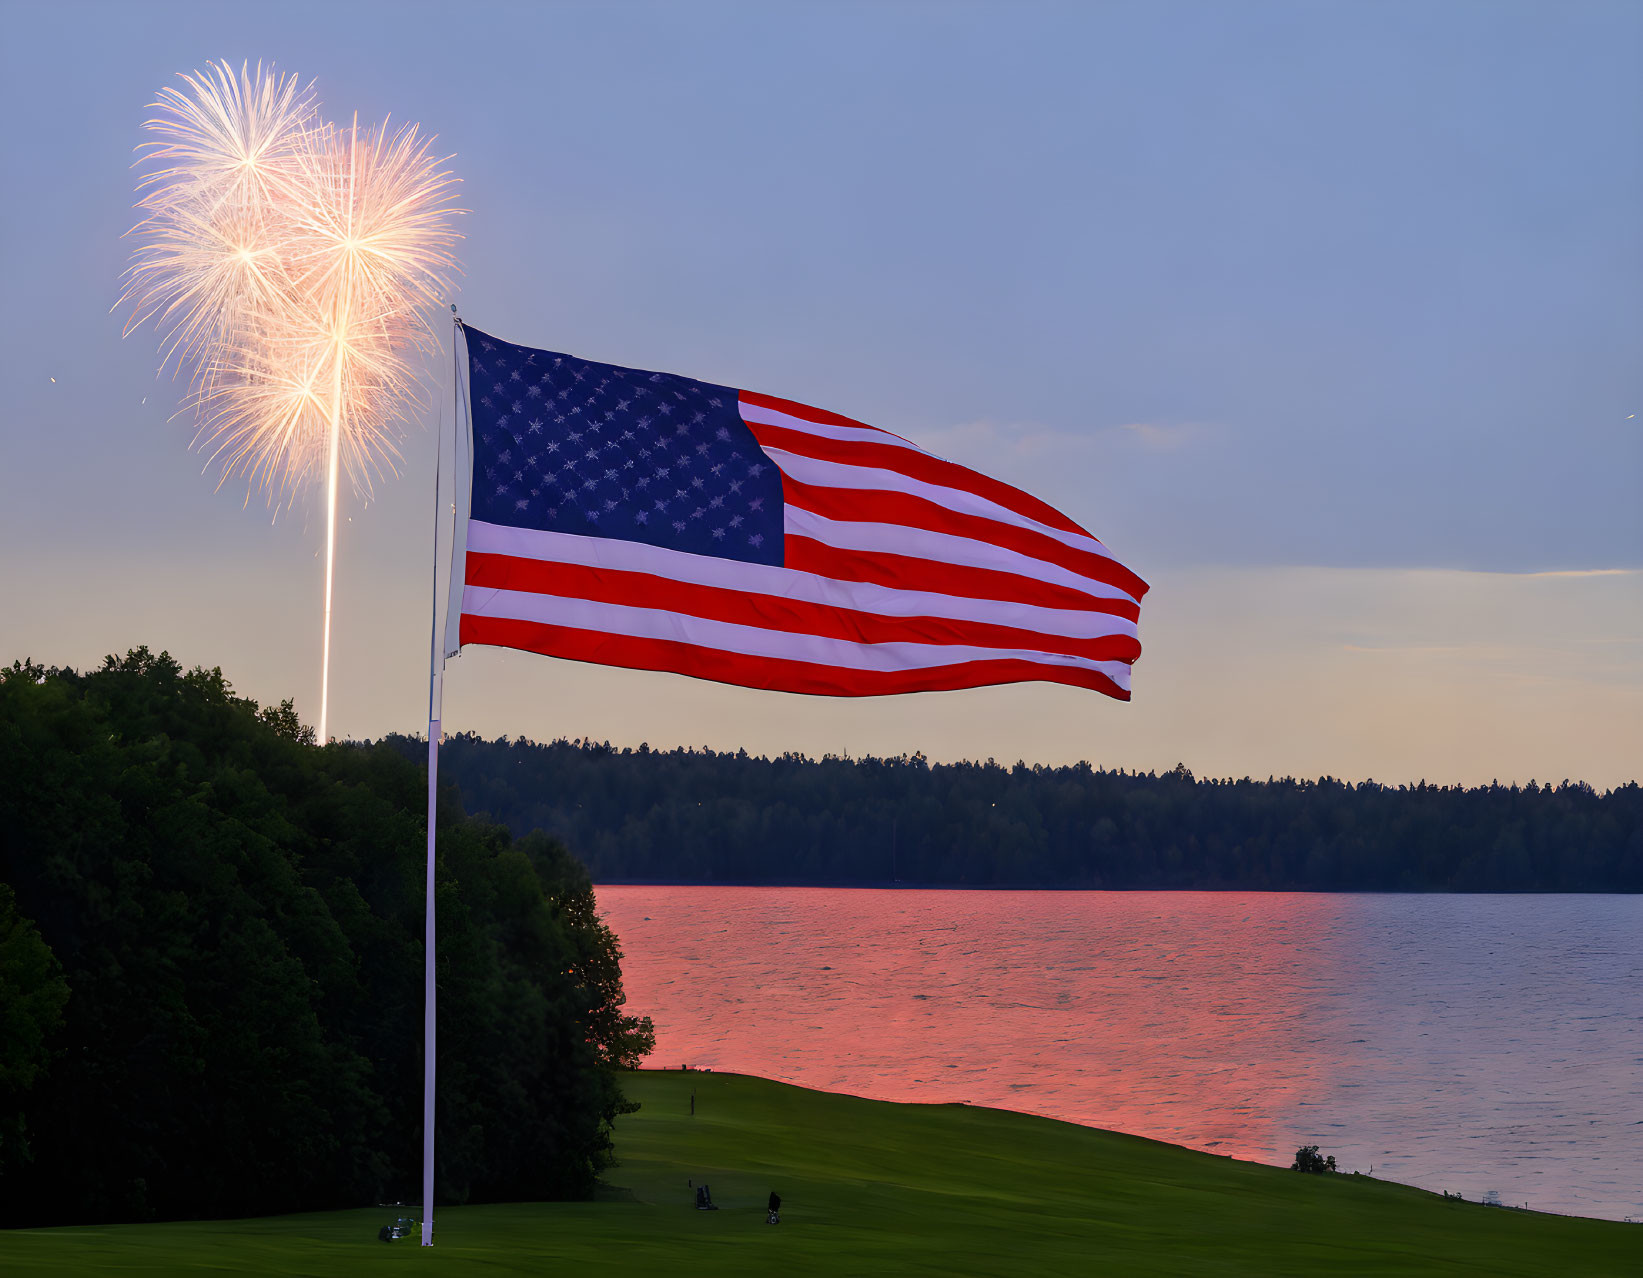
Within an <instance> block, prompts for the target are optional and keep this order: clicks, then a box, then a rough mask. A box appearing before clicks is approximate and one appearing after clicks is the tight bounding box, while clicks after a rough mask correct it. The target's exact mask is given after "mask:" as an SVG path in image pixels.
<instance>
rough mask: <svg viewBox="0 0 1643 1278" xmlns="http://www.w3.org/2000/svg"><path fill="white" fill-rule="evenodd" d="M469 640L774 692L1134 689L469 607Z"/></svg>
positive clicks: (1094, 680)
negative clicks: (679, 637) (764, 649)
mask: <svg viewBox="0 0 1643 1278" xmlns="http://www.w3.org/2000/svg"><path fill="white" fill-rule="evenodd" d="M461 642H462V643H463V644H464V645H467V644H470V643H482V644H490V645H491V646H493V647H497V648H517V649H520V650H521V651H524V652H537V653H541V654H542V655H543V656H547V657H562V658H564V659H566V660H569V661H587V662H592V663H593V664H595V665H602V666H623V667H625V668H627V669H629V670H661V671H665V672H668V673H671V674H682V675H688V676H690V677H691V678H693V679H711V680H713V681H715V682H717V683H730V684H735V685H737V686H739V687H743V688H763V689H766V690H768V691H771V692H802V693H807V694H809V695H811V696H821V697H876V696H885V695H889V694H893V693H902V692H950V691H952V690H954V689H957V688H982V687H986V686H988V685H991V684H998V683H1023V682H1029V681H1035V680H1036V681H1041V682H1045V683H1064V684H1071V685H1072V686H1074V687H1078V688H1090V689H1093V690H1094V691H1096V692H1104V693H1106V695H1107V696H1109V697H1113V698H1116V699H1117V700H1119V701H1128V700H1129V699H1130V694H1129V691H1128V689H1125V688H1120V687H1119V686H1118V685H1117V684H1116V683H1114V682H1113V681H1112V680H1111V679H1110V678H1108V677H1107V676H1106V675H1104V674H1101V673H1099V672H1097V671H1094V670H1084V669H1080V668H1078V667H1074V666H1054V665H1039V664H1038V663H1037V662H1033V661H1022V660H1019V659H1015V658H1002V659H999V660H991V661H967V662H961V663H959V664H957V665H951V666H934V667H930V668H927V669H922V670H850V669H845V668H842V667H839V666H828V665H818V664H816V663H813V662H808V661H784V660H782V659H781V658H778V657H749V656H744V655H741V654H739V653H732V652H724V651H721V650H720V649H717V648H699V647H696V646H695V645H693V644H687V643H679V642H676V641H674V640H671V639H636V638H633V637H632V636H629V635H614V634H607V633H604V632H601V631H596V630H577V629H574V628H572V627H568V626H550V625H545V624H543V623H541V622H535V621H511V620H504V619H502V618H496V617H474V616H469V615H467V614H463V617H462V630H461Z"/></svg>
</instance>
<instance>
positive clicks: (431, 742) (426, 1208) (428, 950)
mask: <svg viewBox="0 0 1643 1278" xmlns="http://www.w3.org/2000/svg"><path fill="white" fill-rule="evenodd" d="M438 664H439V663H438V646H437V643H436V645H435V664H434V668H433V669H432V670H431V671H430V673H429V676H428V887H427V894H428V895H427V905H426V907H425V908H426V913H427V923H426V928H425V933H424V939H423V963H422V1245H423V1246H424V1247H432V1246H433V1245H434V1029H435V1018H434V818H435V816H436V815H437V810H438V805H439V714H440V707H439V703H440V699H441V694H442V692H443V687H442V685H443V684H444V681H445V680H444V675H443V674H441V673H440V671H439V668H438Z"/></svg>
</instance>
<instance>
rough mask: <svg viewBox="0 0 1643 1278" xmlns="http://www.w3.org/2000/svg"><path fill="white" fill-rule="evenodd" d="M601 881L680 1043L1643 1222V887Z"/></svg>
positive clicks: (803, 1073)
mask: <svg viewBox="0 0 1643 1278" xmlns="http://www.w3.org/2000/svg"><path fill="white" fill-rule="evenodd" d="M598 898H599V904H600V907H601V910H602V911H603V912H604V914H605V916H606V918H607V920H608V922H609V923H610V925H611V926H612V927H613V928H614V929H615V931H616V933H617V935H618V936H619V937H620V938H621V942H622V947H623V950H624V953H625V958H624V960H623V965H622V966H623V973H624V976H625V978H626V984H627V990H628V1002H629V1009H630V1010H632V1011H634V1012H641V1013H645V1014H648V1015H650V1016H651V1017H652V1018H654V1020H655V1022H656V1030H657V1050H656V1054H655V1056H654V1057H653V1058H652V1061H651V1063H652V1064H654V1065H657V1066H664V1067H676V1066H678V1065H681V1064H685V1063H688V1064H690V1065H693V1066H711V1067H712V1068H714V1069H721V1070H736V1071H741V1072H745V1073H750V1074H762V1075H765V1076H767V1077H770V1078H778V1079H784V1080H786V1081H788V1082H793V1083H801V1084H803V1085H804V1086H806V1087H817V1088H824V1089H826V1090H829V1091H841V1092H852V1093H855V1094H857V1095H862V1096H873V1097H879V1098H883V1099H887V1100H916V1101H965V1102H968V1103H971V1104H976V1105H992V1106H998V1107H1002V1108H1008V1109H1017V1110H1026V1111H1029V1112H1032V1113H1035V1114H1046V1115H1049V1116H1051V1117H1054V1118H1063V1119H1069V1120H1071V1121H1073V1122H1079V1123H1089V1124H1093V1125H1095V1126H1099V1127H1108V1128H1114V1129H1116V1130H1119V1131H1125V1132H1134V1133H1137V1134H1139V1135H1142V1136H1151V1137H1155V1138H1157V1139H1159V1140H1166V1141H1172V1142H1174V1143H1176V1144H1180V1145H1188V1146H1191V1147H1193V1148H1195V1149H1203V1150H1209V1151H1212V1152H1214V1153H1218V1154H1230V1155H1231V1156H1233V1157H1235V1158H1246V1159H1255V1160H1258V1161H1261V1162H1266V1163H1281V1164H1283V1165H1284V1166H1288V1165H1289V1162H1290V1160H1291V1158H1292V1157H1293V1156H1294V1151H1295V1149H1296V1147H1297V1146H1299V1145H1312V1144H1316V1145H1318V1146H1320V1147H1321V1149H1322V1152H1323V1153H1325V1154H1333V1155H1334V1156H1335V1158H1336V1160H1337V1162H1338V1163H1339V1165H1340V1166H1341V1168H1342V1169H1343V1170H1347V1171H1350V1170H1354V1169H1356V1170H1361V1171H1365V1172H1367V1171H1369V1170H1370V1169H1371V1168H1373V1170H1374V1174H1375V1175H1376V1176H1381V1177H1385V1178H1387V1179H1390V1180H1398V1181H1404V1182H1407V1183H1409V1184H1414V1185H1421V1186H1424V1187H1426V1188H1428V1189H1433V1190H1439V1189H1446V1190H1449V1191H1451V1192H1459V1193H1461V1194H1464V1195H1465V1196H1466V1197H1467V1198H1470V1199H1478V1198H1482V1197H1484V1196H1485V1195H1488V1194H1491V1193H1492V1194H1497V1195H1499V1197H1500V1199H1501V1201H1503V1202H1505V1203H1511V1204H1523V1203H1525V1202H1526V1203H1528V1204H1529V1206H1530V1207H1532V1208H1534V1209H1536V1210H1543V1211H1558V1212H1568V1213H1576V1214H1580V1215H1588V1216H1608V1217H1613V1218H1621V1217H1626V1216H1643V897H1625V896H1448V895H1441V896H1439V895H1434V896H1391V895H1319V894H1299V893H1294V894H1291V893H1248V894H1243V893H1231V892H992V891H974V892H969V891H922V890H869V889H851V888H843V889H840V888H748V887H608V886H607V887H600V888H599V889H598Z"/></svg>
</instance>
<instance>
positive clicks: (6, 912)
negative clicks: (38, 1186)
mask: <svg viewBox="0 0 1643 1278" xmlns="http://www.w3.org/2000/svg"><path fill="white" fill-rule="evenodd" d="M68 996H69V989H68V982H66V981H65V980H64V979H63V968H62V964H60V963H59V962H58V961H57V956H56V955H55V954H53V953H52V952H51V947H50V946H48V945H47V944H46V943H45V941H44V940H43V939H42V938H41V936H40V930H39V929H38V928H37V927H35V926H34V924H33V923H32V922H30V921H29V920H28V919H26V918H24V917H23V916H22V915H21V914H19V913H18V911H17V895H16V893H14V892H13V891H12V890H11V888H9V887H7V886H6V885H5V884H4V883H0V1171H4V1170H5V1169H7V1168H8V1167H10V1168H13V1169H21V1165H22V1164H24V1163H26V1162H27V1161H28V1158H29V1148H28V1140H27V1123H26V1122H25V1119H24V1114H23V1108H22V1107H23V1098H24V1096H25V1094H26V1093H27V1092H28V1091H29V1089H30V1088H31V1087H33V1086H34V1083H35V1081H36V1080H37V1079H38V1078H40V1077H41V1076H42V1075H43V1074H44V1073H45V1072H46V1069H47V1067H48V1065H49V1064H50V1062H51V1056H52V1052H51V1043H50V1040H51V1037H52V1034H53V1033H54V1032H55V1031H56V1029H57V1028H58V1026H60V1025H61V1024H62V1020H63V1006H64V1004H66V1003H67V1002H68Z"/></svg>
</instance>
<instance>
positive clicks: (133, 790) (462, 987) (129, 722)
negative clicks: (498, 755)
mask: <svg viewBox="0 0 1643 1278" xmlns="http://www.w3.org/2000/svg"><path fill="white" fill-rule="evenodd" d="M311 742H312V734H311V733H310V732H309V731H308V730H307V729H306V728H305V727H304V726H303V725H302V724H300V722H298V721H297V720H296V717H295V714H294V712H293V711H292V709H291V706H290V703H284V704H282V705H281V706H279V707H274V708H271V709H269V710H262V709H259V707H257V706H256V705H255V704H254V703H252V702H249V701H247V700H245V699H243V698H239V697H237V696H235V695H234V693H233V690H232V688H231V687H230V686H229V684H228V682H227V681H226V679H224V678H223V676H222V673H221V671H218V670H210V671H206V670H192V671H184V670H182V669H181V668H180V667H179V666H178V664H177V663H176V662H175V661H173V660H172V659H171V658H170V657H168V656H167V655H165V654H164V653H161V654H159V655H158V656H156V655H154V654H152V653H150V652H149V651H148V650H146V649H136V650H134V651H132V652H130V653H128V654H126V656H125V657H122V658H110V659H109V660H108V661H107V662H105V663H104V665H103V667H102V668H101V669H99V670H96V671H93V672H91V673H89V674H83V675H82V674H77V673H75V672H73V671H68V670H45V669H43V668H41V667H38V666H33V665H24V664H18V665H15V666H13V667H12V668H11V669H10V670H6V671H0V882H3V883H5V884H8V885H9V887H8V889H7V891H6V895H5V897H4V898H3V900H0V937H13V936H21V937H23V938H24V939H23V940H22V941H21V942H18V944H19V946H20V947H21V948H20V949H19V951H18V953H19V954H20V955H21V957H20V958H19V959H18V960H17V961H16V962H15V963H14V962H13V961H12V958H11V947H10V945H9V944H7V943H6V942H4V941H3V940H0V963H3V966H0V981H11V980H13V979H15V980H16V981H18V982H19V984H20V985H21V984H23V983H25V982H26V983H27V988H28V989H30V990H33V991H35V995H34V998H33V1002H31V1003H27V1004H25V1003H23V1002H22V1001H19V1002H18V1007H19V1008H24V1007H28V1008H33V1009H34V1010H33V1011H31V1012H22V1011H20V1012H19V1013H18V1015H19V1016H23V1015H26V1016H28V1018H29V1021H28V1023H29V1024H32V1025H35V1026H37V1027H38V1028H39V1029H40V1035H41V1041H45V1039H44V1036H45V1035H47V1034H49V1033H50V1024H51V1021H52V1015H53V1013H52V1008H53V1007H55V1008H56V1012H57V1013H59V1014H60V1015H61V1027H60V1029H58V1030H57V1031H56V1033H55V1035H54V1036H53V1037H51V1038H50V1042H51V1044H52V1045H54V1046H55V1047H56V1048H58V1051H57V1052H56V1053H55V1054H54V1055H51V1056H50V1057H49V1060H48V1059H47V1058H43V1057H42V1056H41V1055H40V1052H39V1050H37V1049H30V1048H27V1047H26V1046H19V1047H17V1048H16V1051H17V1052H19V1053H21V1055H20V1056H19V1059H20V1060H23V1061H24V1062H25V1064H24V1066H22V1067H20V1068H23V1069H25V1070H26V1071H28V1078H29V1080H30V1081H31V1083H32V1085H31V1086H30V1087H29V1088H28V1090H27V1091H26V1093H23V1094H22V1096H21V1101H20V1109H18V1111H17V1112H19V1114H20V1115H21V1119H20V1121H21V1122H23V1123H26V1130H27V1132H28V1134H29V1147H30V1150H31V1152H32V1162H31V1163H30V1164H29V1167H28V1171H27V1174H26V1175H19V1174H16V1173H15V1169H14V1168H7V1169H5V1173H4V1182H3V1183H0V1221H4V1222H5V1223H12V1224H17V1223H43V1222H47V1221H62V1220H108V1219H120V1218H125V1219H142V1218H148V1217H154V1216H188V1215H222V1214H248V1213H260V1212H272V1211H285V1210H298V1209H304V1208H312V1207H323V1206H334V1205H341V1204H348V1203H360V1202H367V1201H373V1200H375V1199H377V1198H380V1197H394V1198H411V1197H414V1195H415V1192H416V1187H417V1183H418V1174H417V1173H418V1167H419V1162H420V1143H421V1076H422V1060H421V1050H422V1005H421V1004H422V942H421V935H422V924H423V857H424V836H425V831H424V829H423V821H424V815H423V814H424V810H425V809H424V804H425V794H424V775H425V774H423V773H422V772H421V770H420V768H419V767H418V765H417V763H414V762H411V761H407V760H406V759H404V758H402V757H400V755H399V754H398V753H396V752H395V751H394V750H391V749H386V748H382V747H352V746H330V747H327V748H324V749H320V748H317V747H315V746H314V745H313V744H311ZM440 826H441V829H440V862H439V864H438V866H437V899H438V907H439V916H440V917H439V922H440V929H441V939H440V949H439V956H438V971H439V980H440V988H441V996H442V1003H441V1026H440V1029H441V1034H440V1040H439V1042H440V1061H439V1071H440V1093H439V1110H438V1117H437V1121H438V1124H439V1129H438V1132H437V1139H438V1148H439V1151H440V1158H441V1165H440V1168H439V1172H440V1178H439V1184H440V1187H441V1192H442V1193H443V1194H445V1195H446V1196H449V1197H454V1198H484V1197H510V1198H518V1197H541V1196H557V1195H576V1194H583V1193H586V1192H587V1191H588V1190H589V1189H590V1188H591V1186H592V1184H593V1182H594V1179H595V1178H596V1177H597V1175H598V1173H599V1172H600V1170H601V1169H603V1168H604V1167H605V1166H607V1165H608V1164H609V1161H610V1124H611V1121H612V1120H613V1119H614V1117H615V1115H616V1114H617V1113H618V1112H620V1110H621V1108H622V1104H623V1102H622V1099H621V1094H620V1091H619V1089H618V1085H617V1077H616V1072H615V1066H616V1064H617V1063H619V1062H621V1061H624V1060H628V1059H631V1054H630V1056H629V1057H623V1056H622V1055H621V1052H620V1047H621V1045H622V1044H623V1043H624V1042H627V1041H628V1040H629V1039H633V1038H635V1036H638V1039H637V1041H639V1042H640V1043H641V1045H642V1034H641V1027H642V1024H643V1023H642V1022H639V1021H635V1020H633V1019H632V1018H625V1017H623V1016H622V1015H621V1013H620V1010H619V1009H620V1007H621V982H620V972H619V968H618V966H617V962H618V958H617V951H616V947H615V939H614V937H611V936H610V934H609V932H608V931H607V930H603V929H602V927H601V925H598V921H597V919H596V918H594V917H593V916H592V914H591V906H590V905H589V904H588V903H589V902H591V894H590V890H589V889H588V888H587V887H586V882H587V880H586V875H585V872H582V871H581V870H580V867H579V866H577V865H576V863H575V862H574V860H573V859H572V858H571V857H570V855H569V853H568V852H567V851H565V849H564V848H563V845H561V844H558V843H556V842H554V841H552V840H547V839H540V838H538V839H536V840H526V841H523V842H521V843H518V844H516V843H515V841H514V839H513V836H512V835H510V834H509V833H508V831H506V830H505V829H503V828H501V827H498V826H494V825H488V824H485V823H482V822H477V821H473V820H469V819H468V818H466V817H465V816H463V815H462V813H461V810H460V805H459V803H458V802H457V801H456V798H455V795H454V793H448V794H447V795H446V796H445V802H444V803H442V805H441V814H440ZM539 866H540V867H541V868H540V869H539V868H538V867H539ZM579 876H580V877H579ZM13 893H15V899H16V905H15V906H14V907H13V906H11V905H10V902H11V900H12V895H13ZM584 898H586V899H585V900H584ZM8 908H9V909H11V910H12V911H13V913H14V914H15V913H16V912H17V911H22V912H23V913H26V914H27V916H28V917H29V918H31V919H32V920H34V923H35V924H36V925H37V929H38V930H37V933H36V932H35V931H33V930H32V929H31V928H29V927H26V926H23V925H21V924H14V923H6V922H5V921H4V920H5V918H6V917H7V916H6V915H5V911H6V909H8ZM590 921H591V926H590ZM30 938H32V939H33V940H34V941H36V942H37V943H38V945H37V946H36V947H35V948H30V945H29V939H30ZM47 947H49V948H47ZM53 952H54V953H55V958H56V961H58V962H60V964H61V968H62V976H61V977H59V978H57V979H58V980H59V981H66V986H64V987H63V988H64V989H72V991H73V997H72V998H69V999H68V1000H67V1002H66V1004H64V1003H63V1002H62V1000H61V999H60V998H57V997H56V996H55V995H53V994H52V993H51V992H50V991H51V990H52V989H53V988H54V987H53V985H52V979H53V978H52V976H51V969H50V965H49V963H48V962H46V960H47V959H50V957H51V955H52V953H53ZM42 954H43V955H44V956H45V958H44V959H42V957H41V955H42ZM14 969H15V971H16V972H18V973H20V975H17V976H16V977H15V978H14V977H13V975H12V974H13V971H14ZM11 1003H12V1000H11V999H10V998H8V999H7V1003H6V1005H5V1006H6V1008H7V1015H8V1017H9V1016H10V1015H11V1013H12V1008H11ZM624 1035H626V1036H627V1038H624V1037H623V1036H624ZM12 1039H13V1035H12V1034H11V1033H10V1032H9V1026H8V1033H7V1036H6V1056H5V1058H4V1059H5V1060H6V1061H7V1062H8V1067H9V1062H10V1061H11V1059H12V1052H13V1047H12ZM16 1041H17V1043H19V1044H25V1045H26V1043H27V1042H29V1041H30V1040H29V1039H28V1038H27V1036H26V1035H22V1034H19V1035H18V1036H17V1039H16ZM10 1076H11V1075H10V1073H9V1072H8V1074H7V1075H6V1078H8V1079H9V1078H10ZM0 1085H4V1084H3V1082H0ZM5 1100H6V1104H7V1105H8V1106H10V1105H11V1093H10V1092H7V1093H6V1096H5ZM12 1108H16V1107H15V1106H14V1107H12ZM12 1108H6V1109H0V1113H8V1114H9V1113H11V1112H12ZM18 1130H21V1128H19V1129H18Z"/></svg>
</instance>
